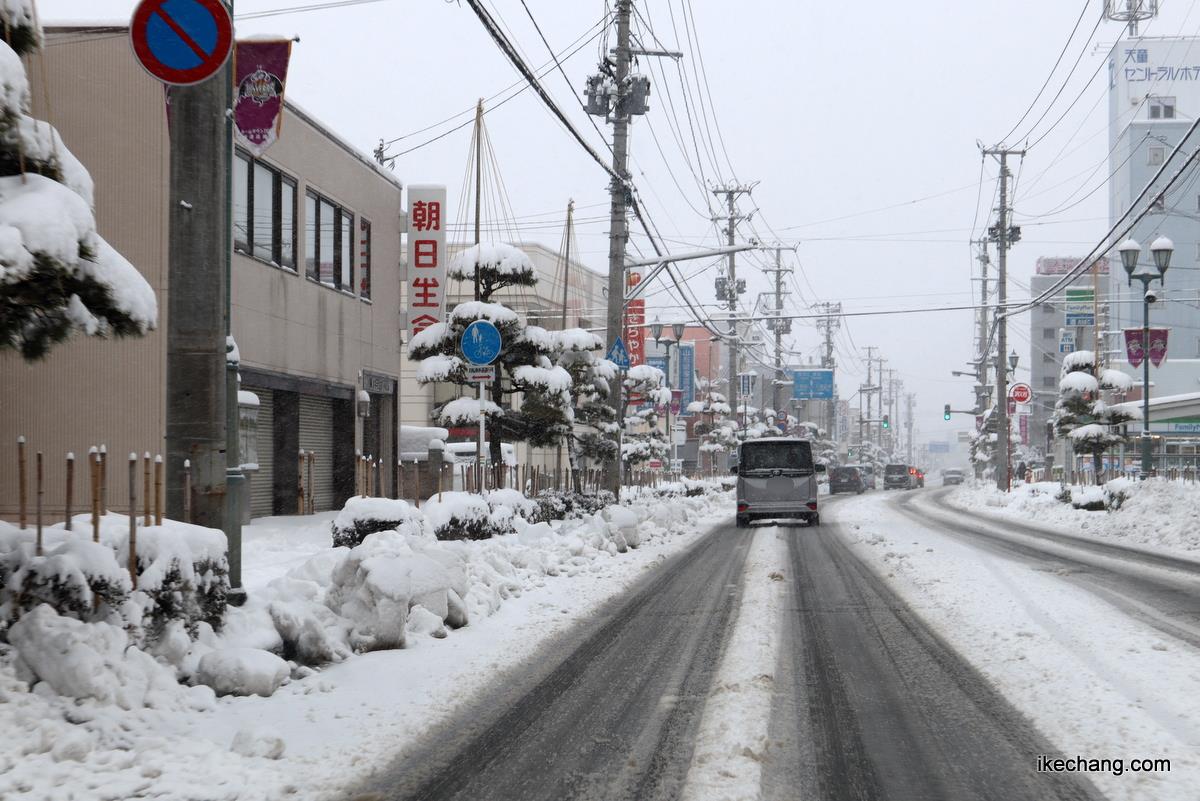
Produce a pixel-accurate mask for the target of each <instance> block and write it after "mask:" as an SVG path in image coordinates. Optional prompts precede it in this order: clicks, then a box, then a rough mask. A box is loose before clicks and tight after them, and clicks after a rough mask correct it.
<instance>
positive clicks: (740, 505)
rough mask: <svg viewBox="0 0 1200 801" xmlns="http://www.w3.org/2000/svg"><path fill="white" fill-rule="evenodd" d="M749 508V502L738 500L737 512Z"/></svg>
mask: <svg viewBox="0 0 1200 801" xmlns="http://www.w3.org/2000/svg"><path fill="white" fill-rule="evenodd" d="M749 509H750V504H748V503H746V502H745V501H738V511H739V512H745V511H748V510H749Z"/></svg>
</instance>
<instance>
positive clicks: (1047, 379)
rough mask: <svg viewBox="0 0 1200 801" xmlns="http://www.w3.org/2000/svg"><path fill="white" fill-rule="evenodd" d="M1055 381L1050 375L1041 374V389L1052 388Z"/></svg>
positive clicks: (1055, 384)
mask: <svg viewBox="0 0 1200 801" xmlns="http://www.w3.org/2000/svg"><path fill="white" fill-rule="evenodd" d="M1057 383H1058V382H1057V381H1056V380H1055V378H1054V376H1052V375H1047V376H1042V389H1054V388H1055V386H1057Z"/></svg>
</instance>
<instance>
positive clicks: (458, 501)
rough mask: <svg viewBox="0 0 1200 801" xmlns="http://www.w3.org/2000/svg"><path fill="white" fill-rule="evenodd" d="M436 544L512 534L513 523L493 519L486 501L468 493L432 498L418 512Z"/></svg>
mask: <svg viewBox="0 0 1200 801" xmlns="http://www.w3.org/2000/svg"><path fill="white" fill-rule="evenodd" d="M421 511H422V512H424V513H425V518H426V519H427V520H428V521H429V525H430V526H431V527H432V528H433V534H434V536H435V537H437V538H438V539H439V540H486V539H488V538H490V537H494V536H496V535H498V534H508V533H511V532H512V521H511V520H509V519H502V518H493V516H492V508H491V506H490V505H488V502H487V500H486V499H484V498H481V497H479V496H478V495H472V494H471V493H468V492H444V493H439V494H438V495H434V496H433V497H432V498H430V499H429V500H428V501H426V502H425V505H424V506H423V507H422V508H421Z"/></svg>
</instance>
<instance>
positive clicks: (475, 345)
mask: <svg viewBox="0 0 1200 801" xmlns="http://www.w3.org/2000/svg"><path fill="white" fill-rule="evenodd" d="M501 344H502V343H501V340H500V329H499V328H496V326H494V325H492V324H491V323H490V322H488V321H487V320H476V321H475V322H473V323H471V324H470V325H468V326H467V330H465V331H463V334H462V338H461V339H460V340H459V343H458V346H459V348H460V349H461V350H462V353H463V356H466V357H467V361H469V362H470V363H471V364H491V363H492V362H494V361H496V357H497V356H499V355H500V347H501Z"/></svg>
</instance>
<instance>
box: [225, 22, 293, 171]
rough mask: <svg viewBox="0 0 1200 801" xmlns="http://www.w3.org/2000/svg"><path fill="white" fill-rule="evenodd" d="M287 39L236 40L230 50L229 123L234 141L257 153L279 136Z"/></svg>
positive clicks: (288, 49)
mask: <svg viewBox="0 0 1200 801" xmlns="http://www.w3.org/2000/svg"><path fill="white" fill-rule="evenodd" d="M291 55H292V42H291V40H290V39H276V40H264V41H257V40H255V41H249V42H238V43H237V46H236V47H235V48H234V51H233V74H234V78H233V80H234V85H235V86H236V87H237V97H236V98H234V101H233V127H234V131H235V132H236V133H235V137H236V138H237V141H238V144H240V145H241V146H242V147H244V148H246V149H247V150H249V151H250V152H251V153H253V154H254V155H255V156H261V155H262V154H263V153H265V152H266V150H267V148H269V147H270V146H271V145H273V144H275V141H276V140H277V139H278V138H279V129H280V126H281V125H282V123H283V89H284V85H285V84H286V83H287V70H288V60H289V59H290V58H291Z"/></svg>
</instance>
